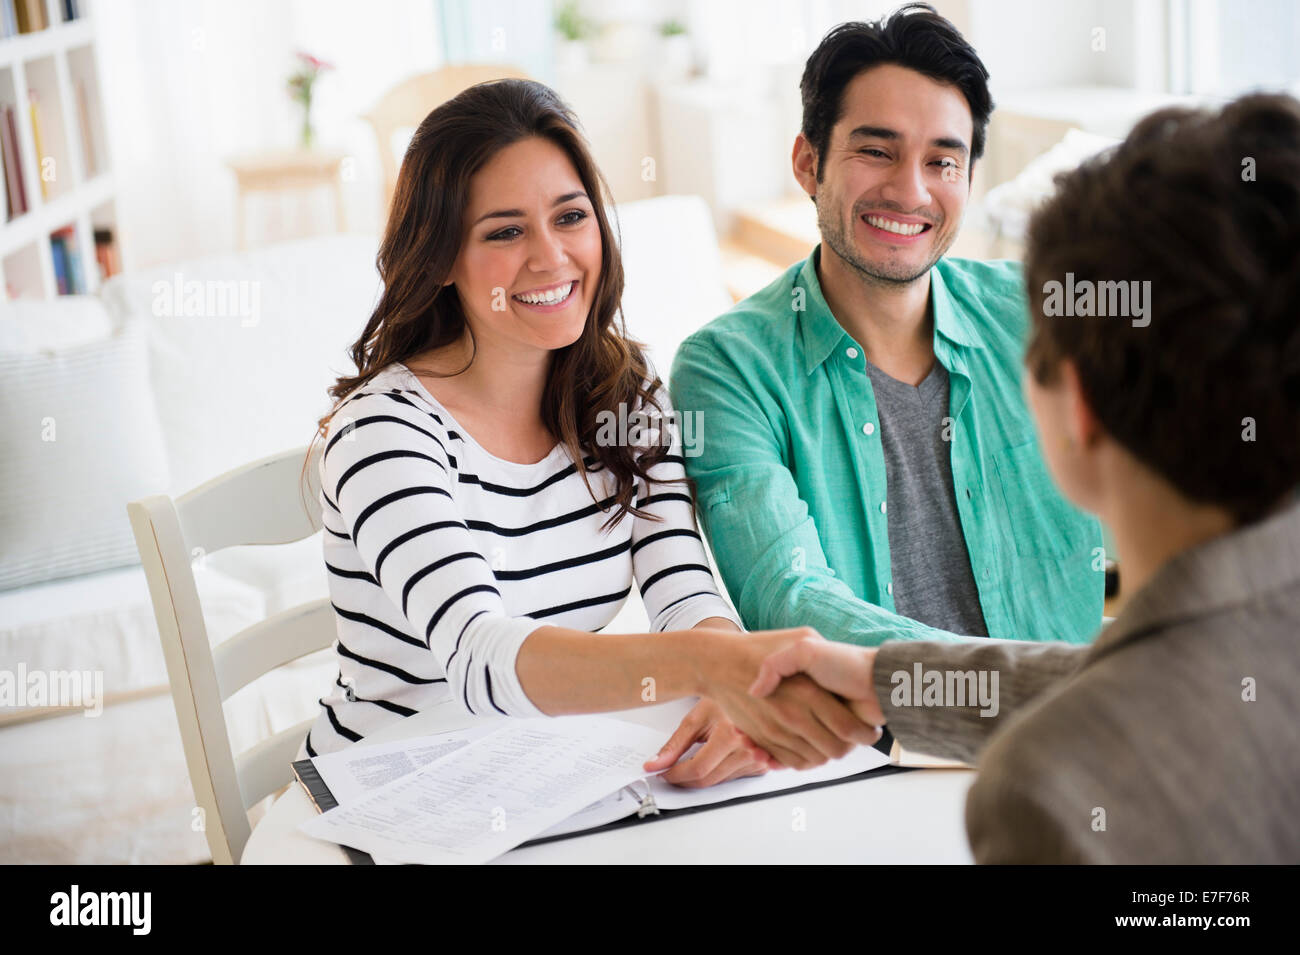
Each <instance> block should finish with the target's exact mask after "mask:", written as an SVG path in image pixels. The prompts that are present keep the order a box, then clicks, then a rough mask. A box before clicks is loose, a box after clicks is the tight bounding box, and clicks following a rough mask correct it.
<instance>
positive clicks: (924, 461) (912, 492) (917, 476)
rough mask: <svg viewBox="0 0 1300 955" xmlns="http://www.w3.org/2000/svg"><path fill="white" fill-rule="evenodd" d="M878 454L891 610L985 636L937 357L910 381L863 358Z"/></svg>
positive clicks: (943, 372)
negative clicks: (873, 402) (961, 514)
mask: <svg viewBox="0 0 1300 955" xmlns="http://www.w3.org/2000/svg"><path fill="white" fill-rule="evenodd" d="M866 370H867V375H868V376H869V377H870V378H871V387H872V390H873V391H874V392H875V396H876V411H877V414H878V415H879V418H880V443H881V448H882V450H883V451H884V453H885V480H886V481H887V482H888V485H889V486H888V489H887V493H886V513H887V515H888V518H889V557H890V562H891V564H892V565H893V566H892V571H891V576H892V586H893V596H894V609H895V610H896V611H897V612H898V613H900V614H902V615H903V616H905V617H911V618H912V619H913V620H919V621H921V622H922V623H924V624H928V625H929V626H931V627H938V628H939V629H941V630H949V631H951V632H953V633H960V634H966V635H969V636H978V637H987V636H988V631H987V630H986V629H985V628H984V611H983V610H982V609H981V608H980V600H979V591H978V590H977V589H976V587H975V575H974V574H973V573H972V572H971V568H970V554H969V553H967V550H966V537H965V535H964V534H963V533H962V529H961V519H960V517H959V516H958V514H957V501H956V496H955V494H954V491H953V484H952V460H951V458H950V457H949V454H950V451H951V444H950V443H949V442H948V441H945V440H944V433H943V431H944V428H943V419H944V418H945V417H946V416H947V415H948V370H947V369H946V368H944V367H943V365H942V364H940V363H939V362H938V361H936V362H935V363H934V367H933V368H932V369H931V370H930V373H929V374H928V375H926V377H925V380H924V381H922V382H921V383H920V384H919V385H917V386H915V387H913V386H912V385H909V384H907V383H905V382H902V381H899V380H898V379H897V378H891V377H890V376H889V375H887V374H885V373H884V372H883V371H881V370H880V369H879V368H877V367H876V366H875V365H873V364H871V362H867V363H866Z"/></svg>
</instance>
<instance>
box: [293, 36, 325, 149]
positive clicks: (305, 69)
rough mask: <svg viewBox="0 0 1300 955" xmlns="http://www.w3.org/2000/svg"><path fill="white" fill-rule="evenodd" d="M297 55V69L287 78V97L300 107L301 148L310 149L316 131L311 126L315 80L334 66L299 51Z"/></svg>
mask: <svg viewBox="0 0 1300 955" xmlns="http://www.w3.org/2000/svg"><path fill="white" fill-rule="evenodd" d="M297 55H298V69H297V70H296V71H295V72H294V73H292V74H291V75H290V76H289V95H290V96H292V97H293V99H294V100H295V102H297V103H299V104H301V106H302V131H301V134H300V138H301V143H302V148H303V149H310V148H311V146H312V143H313V142H314V141H315V139H316V131H315V129H313V128H312V125H311V98H312V90H313V89H314V88H315V86H316V78H317V77H318V76H320V74H321V73H323V72H325V71H326V70H332V69H334V65H333V64H332V63H326V62H325V61H324V60H320V59H317V58H316V57H314V56H312V55H311V54H310V53H304V52H302V51H301V50H299V51H298V54H297Z"/></svg>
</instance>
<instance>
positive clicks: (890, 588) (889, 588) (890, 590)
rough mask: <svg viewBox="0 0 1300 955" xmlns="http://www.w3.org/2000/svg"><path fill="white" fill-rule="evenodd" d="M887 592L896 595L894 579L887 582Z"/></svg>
mask: <svg viewBox="0 0 1300 955" xmlns="http://www.w3.org/2000/svg"><path fill="white" fill-rule="evenodd" d="M885 593H887V594H889V596H891V597H892V596H894V584H893V582H892V581H891V582H889V583H887V584H885Z"/></svg>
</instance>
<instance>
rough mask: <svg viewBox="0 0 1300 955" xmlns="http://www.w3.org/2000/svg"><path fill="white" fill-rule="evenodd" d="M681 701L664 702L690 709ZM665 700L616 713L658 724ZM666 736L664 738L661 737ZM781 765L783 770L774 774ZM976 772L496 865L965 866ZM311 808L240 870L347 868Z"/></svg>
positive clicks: (462, 720)
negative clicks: (311, 825)
mask: <svg viewBox="0 0 1300 955" xmlns="http://www.w3.org/2000/svg"><path fill="white" fill-rule="evenodd" d="M687 705H688V704H687V703H685V702H681V703H676V704H671V703H670V704H664V706H665V707H683V708H685V707H686V706H687ZM657 709H659V708H658V707H654V708H651V707H647V708H645V709H642V710H629V711H626V712H624V713H615V714H611V715H613V716H618V717H620V718H623V719H628V720H631V721H633V722H638V723H648V724H652V725H653V724H656V723H658V722H661V719H662V715H663V714H662V713H660V714H658V718H656V717H655V715H654V714H652V713H651V711H652V710H657ZM473 722H475V720H474V718H473V717H470V716H468V715H466V714H465V712H464V710H462V709H461V708H460V706H459V705H458V704H456V703H455V701H449V702H448V704H446V705H442V706H436V707H433V708H432V709H430V710H427V711H425V712H422V713H419V714H417V715H416V716H412V717H409V718H407V719H405V720H403V721H402V722H401V723H400V724H398V725H396V726H394V727H393V728H392V729H390V730H387V731H384V732H382V733H375V734H373V735H372V736H370V737H367V739H369V740H371V741H373V742H376V743H379V742H385V741H387V740H393V739H400V738H404V737H409V736H422V735H427V734H432V733H439V732H447V731H449V730H453V729H459V728H461V727H464V726H467V725H469V724H471V723H473ZM665 738H666V737H665ZM776 772H782V770H776ZM974 779H975V774H974V773H973V772H971V771H970V770H964V769H918V770H912V771H910V772H903V773H895V774H892V775H887V776H880V777H876V778H873V779H862V780H857V781H854V782H847V783H839V784H836V785H834V786H825V787H823V788H821V789H812V790H806V791H804V792H797V793H791V794H789V795H777V796H771V797H769V798H767V799H757V800H754V801H751V802H745V803H740V804H738V805H735V806H726V807H723V808H717V809H709V810H707V811H703V812H693V813H689V814H677V815H672V816H667V817H664V818H660V819H655V820H653V821H648V822H642V823H639V824H636V825H629V826H625V827H623V828H619V829H612V830H608V831H605V832H598V833H593V834H591V835H585V836H574V837H572V838H569V839H561V840H557V841H555V842H549V843H545V844H543V845H539V846H529V847H526V848H521V849H515V850H513V851H512V852H508V853H506V854H505V855H504V856H501V857H500V858H499V859H497V860H495V861H496V863H497V864H528V863H547V864H555V863H595V864H619V863H623V864H640V865H644V864H647V863H852V864H861V863H922V862H923V863H969V862H970V861H971V854H970V849H969V847H968V845H967V842H966V829H965V824H964V819H963V816H964V807H965V801H966V790H967V789H968V788H969V787H970V784H971V783H972V782H973V781H974ZM315 813H316V808H315V806H313V805H312V803H311V800H310V799H308V798H307V794H306V793H304V792H303V790H302V787H301V786H299V785H298V784H297V783H294V784H293V785H292V786H290V787H289V789H287V790H286V791H285V792H284V794H283V795H282V796H280V798H279V799H277V800H276V801H275V803H274V805H272V806H271V808H270V810H269V811H268V812H267V814H266V815H265V816H264V817H263V818H262V820H261V821H260V822H259V823H258V824H257V827H256V828H255V829H254V830H253V834H252V836H251V838H250V839H249V840H248V844H247V846H245V848H244V856H243V859H242V860H241V861H242V863H243V864H245V865H267V864H272V865H274V864H294V865H346V864H347V861H348V859H347V856H346V855H345V854H344V852H343V850H342V849H340V848H339V847H338V846H336V845H334V844H332V843H328V842H322V841H320V840H318V839H313V838H312V837H311V836H308V835H305V834H303V833H301V832H299V831H298V826H299V824H300V823H302V822H303V821H305V820H306V819H309V818H311V816H313V815H315Z"/></svg>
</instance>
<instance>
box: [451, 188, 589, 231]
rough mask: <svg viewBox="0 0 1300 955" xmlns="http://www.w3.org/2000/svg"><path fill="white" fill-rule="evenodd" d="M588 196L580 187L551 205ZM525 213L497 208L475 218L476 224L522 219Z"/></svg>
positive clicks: (521, 210)
mask: <svg viewBox="0 0 1300 955" xmlns="http://www.w3.org/2000/svg"><path fill="white" fill-rule="evenodd" d="M586 198H587V193H586V192H584V191H583V190H581V189H579V190H578V191H577V192H566V193H565V194H564V195H562V196H557V197H556V199H555V201H554V202H552V203H551V206H552V208H554V207H555V206H559V205H563V204H564V203H566V202H571V201H573V200H574V199H586ZM525 215H527V213H525V212H524V210H523V209H497V210H495V211H494V212H488V213H485V214H484V215H481V216H479V217H478V218H477V219H475V220H474V224H475V225H478V224H479V223H480V222H483V221H484V220H485V219H522V218H523V217H524V216H525Z"/></svg>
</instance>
